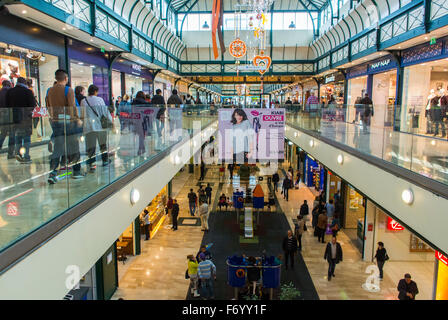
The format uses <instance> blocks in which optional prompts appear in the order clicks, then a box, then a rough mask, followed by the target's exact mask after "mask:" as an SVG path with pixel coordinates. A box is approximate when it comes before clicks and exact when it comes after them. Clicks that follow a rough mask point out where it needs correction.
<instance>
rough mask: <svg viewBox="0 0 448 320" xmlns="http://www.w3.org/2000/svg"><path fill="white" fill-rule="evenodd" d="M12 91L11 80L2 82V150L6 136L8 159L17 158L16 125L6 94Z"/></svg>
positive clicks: (0, 140)
mask: <svg viewBox="0 0 448 320" xmlns="http://www.w3.org/2000/svg"><path fill="white" fill-rule="evenodd" d="M9 89H11V82H10V81H9V80H3V81H2V88H1V89H0V149H1V148H2V146H3V142H5V139H6V136H9V139H8V159H14V158H15V133H14V124H13V121H12V108H11V106H9V105H7V104H6V93H7V92H8V90H9Z"/></svg>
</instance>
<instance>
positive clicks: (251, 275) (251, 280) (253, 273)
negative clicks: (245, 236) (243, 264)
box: [247, 256, 261, 295]
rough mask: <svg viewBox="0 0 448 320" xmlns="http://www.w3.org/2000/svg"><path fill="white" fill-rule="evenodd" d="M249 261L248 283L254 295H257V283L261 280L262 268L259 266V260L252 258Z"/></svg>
mask: <svg viewBox="0 0 448 320" xmlns="http://www.w3.org/2000/svg"><path fill="white" fill-rule="evenodd" d="M247 260H248V265H247V282H248V285H249V288H250V286H251V285H252V295H255V291H256V288H257V283H259V281H260V279H261V268H260V267H259V266H258V265H257V259H255V257H252V256H250V257H249V258H248V259H247Z"/></svg>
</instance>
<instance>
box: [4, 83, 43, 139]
mask: <svg viewBox="0 0 448 320" xmlns="http://www.w3.org/2000/svg"><path fill="white" fill-rule="evenodd" d="M6 105H8V106H11V107H12V108H13V110H12V118H13V122H14V126H15V127H16V128H21V129H24V130H26V131H27V133H29V134H31V132H32V129H33V118H32V115H33V110H34V107H35V106H36V99H35V98H34V95H33V92H32V91H31V90H30V89H28V88H25V87H22V86H19V85H17V86H15V87H14V88H12V89H9V90H8V92H7V93H6Z"/></svg>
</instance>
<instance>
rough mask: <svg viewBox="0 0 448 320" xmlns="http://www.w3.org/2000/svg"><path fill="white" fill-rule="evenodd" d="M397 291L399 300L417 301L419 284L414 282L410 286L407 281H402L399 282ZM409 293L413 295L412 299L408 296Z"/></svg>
mask: <svg viewBox="0 0 448 320" xmlns="http://www.w3.org/2000/svg"><path fill="white" fill-rule="evenodd" d="M397 290H398V291H399V293H398V299H399V300H415V296H416V295H417V294H418V288H417V284H416V283H415V282H414V281H412V280H411V282H410V283H409V284H407V283H406V280H405V279H401V280H400V281H399V282H398V287H397ZM407 292H410V293H412V295H413V298H412V299H411V298H410V297H408V296H407V295H406V293H407Z"/></svg>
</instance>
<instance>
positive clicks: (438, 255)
mask: <svg viewBox="0 0 448 320" xmlns="http://www.w3.org/2000/svg"><path fill="white" fill-rule="evenodd" d="M436 258H437V260H439V261H440V262H442V263H443V264H444V265H446V266H448V257H446V256H444V255H443V254H441V253H440V252H439V251H437V250H436Z"/></svg>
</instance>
